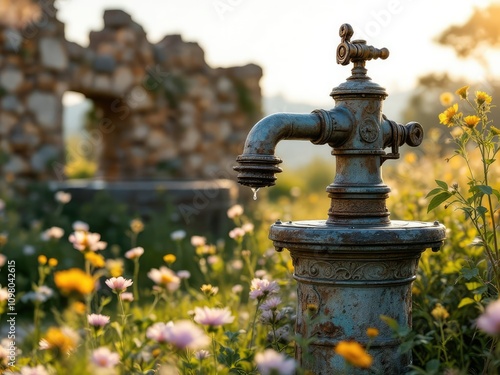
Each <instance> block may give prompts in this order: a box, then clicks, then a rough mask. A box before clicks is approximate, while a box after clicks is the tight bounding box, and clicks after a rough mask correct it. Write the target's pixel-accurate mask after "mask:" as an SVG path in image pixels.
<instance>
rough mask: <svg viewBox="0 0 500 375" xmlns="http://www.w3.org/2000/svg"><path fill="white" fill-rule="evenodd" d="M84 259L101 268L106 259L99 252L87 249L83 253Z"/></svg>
mask: <svg viewBox="0 0 500 375" xmlns="http://www.w3.org/2000/svg"><path fill="white" fill-rule="evenodd" d="M85 259H86V260H88V261H89V263H90V264H92V266H94V267H95V268H103V267H104V266H105V265H106V261H105V260H104V257H103V256H102V255H101V254H98V253H94V252H93V251H89V252H87V253H85Z"/></svg>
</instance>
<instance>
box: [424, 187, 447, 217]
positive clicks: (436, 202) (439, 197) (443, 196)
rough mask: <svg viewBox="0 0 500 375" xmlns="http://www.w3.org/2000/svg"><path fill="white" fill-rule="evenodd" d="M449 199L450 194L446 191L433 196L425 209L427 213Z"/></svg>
mask: <svg viewBox="0 0 500 375" xmlns="http://www.w3.org/2000/svg"><path fill="white" fill-rule="evenodd" d="M449 197H451V193H450V192H448V191H443V192H442V193H440V194H438V195H436V196H434V198H432V199H431V201H430V203H429V207H427V213H429V212H431V211H432V210H433V209H435V208H436V207H438V206H439V205H440V204H441V203H443V202H445V201H446V200H447V199H448V198H449Z"/></svg>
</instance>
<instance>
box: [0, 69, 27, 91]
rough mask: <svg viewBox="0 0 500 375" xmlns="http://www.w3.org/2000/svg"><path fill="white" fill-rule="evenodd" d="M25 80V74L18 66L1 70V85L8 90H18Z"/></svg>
mask: <svg viewBox="0 0 500 375" xmlns="http://www.w3.org/2000/svg"><path fill="white" fill-rule="evenodd" d="M23 80H24V74H23V72H21V71H20V70H19V69H17V68H7V69H3V70H2V71H1V72H0V87H2V88H3V89H4V90H7V91H8V92H16V91H17V90H18V89H19V88H20V86H21V84H22V83H23Z"/></svg>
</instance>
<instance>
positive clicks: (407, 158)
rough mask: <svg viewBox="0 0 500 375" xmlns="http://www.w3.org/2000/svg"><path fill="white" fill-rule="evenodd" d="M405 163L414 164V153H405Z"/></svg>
mask: <svg viewBox="0 0 500 375" xmlns="http://www.w3.org/2000/svg"><path fill="white" fill-rule="evenodd" d="M404 160H405V162H407V163H408V164H414V163H415V162H416V161H417V155H416V154H415V153H414V152H407V153H406V154H405V156H404Z"/></svg>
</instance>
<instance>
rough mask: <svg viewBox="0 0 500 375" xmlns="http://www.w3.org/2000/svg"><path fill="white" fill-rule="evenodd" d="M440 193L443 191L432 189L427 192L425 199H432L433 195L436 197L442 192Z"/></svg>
mask: <svg viewBox="0 0 500 375" xmlns="http://www.w3.org/2000/svg"><path fill="white" fill-rule="evenodd" d="M442 191H443V189H441V188H435V189H432V190H431V191H429V192H428V193H427V195H426V196H425V197H426V198H429V197H432V196H433V195H436V194H437V193H440V192H442Z"/></svg>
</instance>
